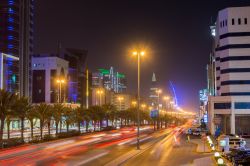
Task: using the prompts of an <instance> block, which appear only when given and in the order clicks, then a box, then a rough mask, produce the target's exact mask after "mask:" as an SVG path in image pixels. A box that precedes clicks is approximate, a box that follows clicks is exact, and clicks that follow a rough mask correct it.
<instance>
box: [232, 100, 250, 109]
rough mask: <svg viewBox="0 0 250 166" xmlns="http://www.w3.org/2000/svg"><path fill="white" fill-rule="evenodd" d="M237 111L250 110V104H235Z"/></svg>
mask: <svg viewBox="0 0 250 166" xmlns="http://www.w3.org/2000/svg"><path fill="white" fill-rule="evenodd" d="M234 108H235V109H250V102H235V105H234Z"/></svg>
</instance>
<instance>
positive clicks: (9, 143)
mask: <svg viewBox="0 0 250 166" xmlns="http://www.w3.org/2000/svg"><path fill="white" fill-rule="evenodd" d="M22 144H24V142H23V140H22V139H21V138H10V139H7V140H3V141H2V142H1V148H9V147H13V146H18V145H22Z"/></svg>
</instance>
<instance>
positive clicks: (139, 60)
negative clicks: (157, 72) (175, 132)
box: [133, 50, 145, 150]
mask: <svg viewBox="0 0 250 166" xmlns="http://www.w3.org/2000/svg"><path fill="white" fill-rule="evenodd" d="M133 55H134V56H137V150H139V149H140V79H141V78H140V74H141V73H140V72H141V71H140V70H141V56H144V55H145V52H144V51H142V50H140V51H139V50H138V51H134V52H133Z"/></svg>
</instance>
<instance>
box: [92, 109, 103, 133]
mask: <svg viewBox="0 0 250 166" xmlns="http://www.w3.org/2000/svg"><path fill="white" fill-rule="evenodd" d="M90 112H91V115H90V116H91V120H92V121H93V122H94V131H96V123H97V122H98V121H99V127H100V128H101V121H102V119H104V116H105V113H104V111H103V110H102V108H101V107H100V106H92V107H90Z"/></svg>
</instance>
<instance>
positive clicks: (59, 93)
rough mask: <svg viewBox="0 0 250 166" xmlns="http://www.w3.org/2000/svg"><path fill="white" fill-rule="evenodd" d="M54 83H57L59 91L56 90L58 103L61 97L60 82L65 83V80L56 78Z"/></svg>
mask: <svg viewBox="0 0 250 166" xmlns="http://www.w3.org/2000/svg"><path fill="white" fill-rule="evenodd" d="M56 83H57V84H58V89H59V92H58V103H61V101H62V99H61V97H62V94H61V93H62V84H64V83H65V80H64V79H57V80H56Z"/></svg>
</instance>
